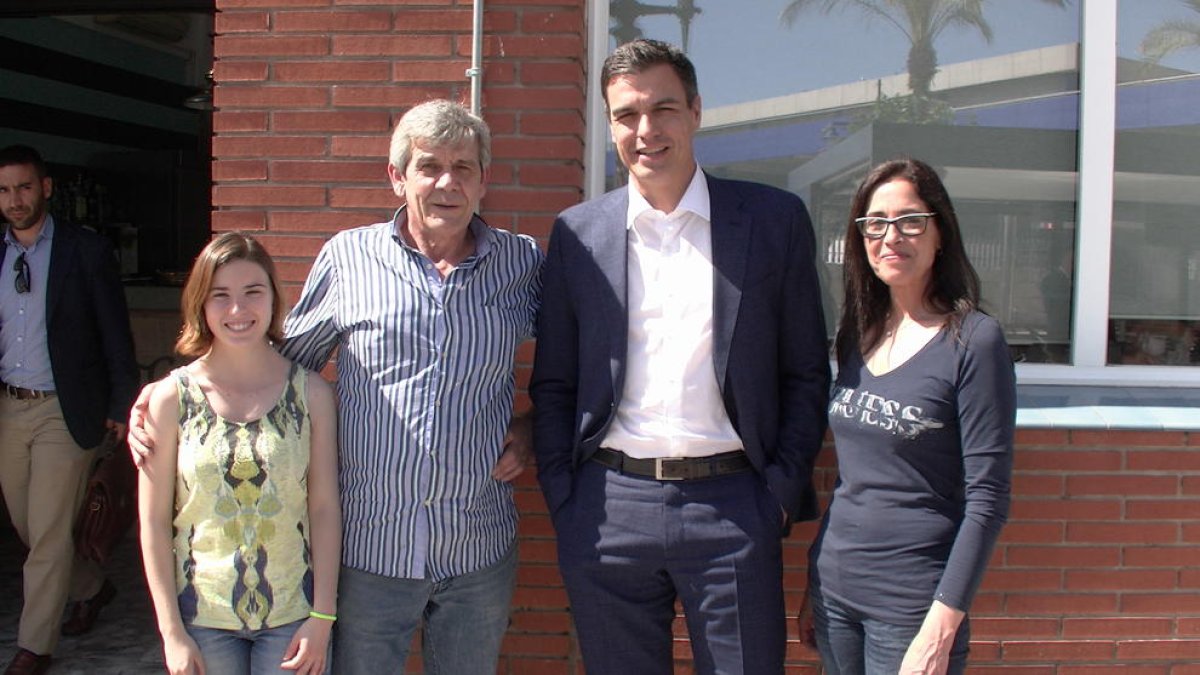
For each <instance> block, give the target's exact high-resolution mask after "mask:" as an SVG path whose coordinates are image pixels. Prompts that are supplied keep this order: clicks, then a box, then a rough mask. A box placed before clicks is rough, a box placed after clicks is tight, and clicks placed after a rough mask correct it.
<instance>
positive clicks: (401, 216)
mask: <svg viewBox="0 0 1200 675" xmlns="http://www.w3.org/2000/svg"><path fill="white" fill-rule="evenodd" d="M407 221H408V205H405V206H401V207H400V208H398V209H396V213H395V215H393V216H392V239H395V240H396V241H398V242H400V245H401V246H403V247H404V248H407V249H409V250H411V251H416V250H417V249H415V248H413V247H412V246H409V244H408V242H407V241H406V240H405V239H404V236H403V235H401V234H400V228H402V227H404V223H405V222H407ZM467 227H468V228H470V230H471V234H473V235H475V253H473V254H471V255H470V256H469V257H468V258H467V260H470V259H471V258H482V257H483V256H485V255H487V254H488V253H489V252H490V251H491V250H492V246H493V245H494V244H493V241H492V228H491V227H489V226H488V224H487V223H485V222H483V218H480V217H479V214H475V215H472V216H471V222H470V223H468V224H467ZM418 253H419V251H418ZM464 262H465V261H464Z"/></svg>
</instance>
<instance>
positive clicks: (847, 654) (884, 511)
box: [801, 159, 1016, 675]
mask: <svg viewBox="0 0 1200 675" xmlns="http://www.w3.org/2000/svg"><path fill="white" fill-rule="evenodd" d="M845 251H846V253H845V261H844V282H845V304H844V307H843V310H842V317H841V322H840V324H839V326H838V333H837V339H836V342H835V348H836V352H837V360H838V371H839V372H838V377H837V381H836V382H835V384H834V389H833V392H832V395H831V397H830V406H829V422H830V428H831V429H832V431H833V434H834V440H835V443H836V447H837V456H838V471H839V478H838V481H837V485H836V486H835V488H834V495H833V499H832V501H831V503H830V506H829V508H828V510H827V511H826V513H825V518H824V520H823V522H822V524H821V529H820V532H819V534H818V536H817V540H816V542H815V543H814V544H813V546H812V549H811V551H810V554H809V557H810V560H809V575H810V577H809V593H808V601H807V602H806V608H805V610H804V612H803V613H802V617H801V624H802V633H808V632H809V631H808V628H809V624H808V620H809V615H808V612H810V611H811V621H812V624H811V627H812V628H813V629H814V632H815V642H816V646H817V648H818V649H819V651H820V652H821V659H822V661H823V663H824V666H825V671H826V672H827V673H830V674H833V675H839V674H840V675H854V674H860V673H865V674H869V675H884V674H887V675H896V673H903V674H908V673H945V672H951V673H961V672H963V670H964V669H965V666H966V657H967V645H968V641H969V637H970V631H969V628H968V623H967V619H966V616H967V611H968V609H969V608H970V605H971V600H972V598H973V596H974V594H975V591H976V589H977V588H978V587H979V582H980V580H981V578H982V577H983V573H984V569H985V568H986V566H987V562H988V558H989V556H990V554H991V551H992V548H993V545H994V543H995V541H996V538H997V537H998V535H999V533H1000V528H1001V526H1002V525H1003V524H1004V521H1005V519H1006V517H1007V513H1008V505H1009V483H1010V478H1011V473H1012V452H1013V445H1012V444H1013V427H1014V420H1015V406H1016V403H1015V401H1016V393H1015V380H1014V375H1013V366H1012V361H1011V359H1010V357H1009V353H1008V347H1007V345H1006V344H1005V341H1004V333H1003V331H1002V330H1001V328H1000V326H999V324H998V323H997V322H996V321H995V320H994V319H992V318H991V317H989V316H987V315H986V314H984V313H982V312H981V311H980V310H979V278H978V276H977V275H976V273H975V270H974V269H973V268H972V267H971V263H970V261H968V260H967V255H966V251H965V250H964V248H963V243H962V237H961V235H960V231H959V227H958V220H957V217H956V216H955V213H954V207H953V206H952V205H951V203H950V197H949V195H948V194H947V193H946V189H945V187H944V186H943V185H942V182H941V180H940V179H939V178H938V176H937V174H936V173H935V172H934V170H933V169H932V168H931V167H929V166H928V165H927V164H925V163H923V162H920V161H917V160H912V159H901V160H893V161H889V162H886V163H884V164H881V165H879V166H877V167H875V168H874V169H872V170H871V172H870V173H869V174H868V175H867V177H866V178H865V179H864V180H863V182H862V184H861V185H860V186H859V188H858V192H857V193H856V194H855V196H854V200H853V202H852V204H851V213H850V219H849V222H848V224H847V229H846V248H845Z"/></svg>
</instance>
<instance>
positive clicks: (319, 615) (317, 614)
mask: <svg viewBox="0 0 1200 675" xmlns="http://www.w3.org/2000/svg"><path fill="white" fill-rule="evenodd" d="M308 615H309V616H311V617H312V618H314V619H325V620H326V621H337V615H336V614H322V613H321V612H318V611H316V610H313V611H311V612H309V613H308Z"/></svg>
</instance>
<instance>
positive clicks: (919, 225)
mask: <svg viewBox="0 0 1200 675" xmlns="http://www.w3.org/2000/svg"><path fill="white" fill-rule="evenodd" d="M936 215H937V214H936V213H906V214H904V215H903V216H896V217H895V218H884V217H883V216H867V217H865V218H855V219H854V223H855V224H856V225H858V231H859V232H861V233H862V236H864V237H866V238H867V239H883V237H884V235H886V234H887V231H888V227H889V226H893V225H894V226H895V227H896V229H897V230H899V231H900V234H902V235H904V236H906V237H916V236H919V235H922V234H925V229H926V228H927V227H929V220H930V219H931V218H933V217H934V216H936Z"/></svg>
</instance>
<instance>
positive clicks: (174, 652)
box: [163, 633, 204, 675]
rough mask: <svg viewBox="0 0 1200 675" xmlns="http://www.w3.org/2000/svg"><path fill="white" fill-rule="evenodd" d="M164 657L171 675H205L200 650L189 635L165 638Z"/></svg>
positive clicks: (172, 635)
mask: <svg viewBox="0 0 1200 675" xmlns="http://www.w3.org/2000/svg"><path fill="white" fill-rule="evenodd" d="M163 655H164V656H165V657H166V661H167V672H168V673H170V674H171V675H204V659H203V658H202V657H201V656H200V648H199V647H198V646H196V641H195V640H193V639H192V636H190V635H188V634H187V633H178V634H171V635H166V636H163Z"/></svg>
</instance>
